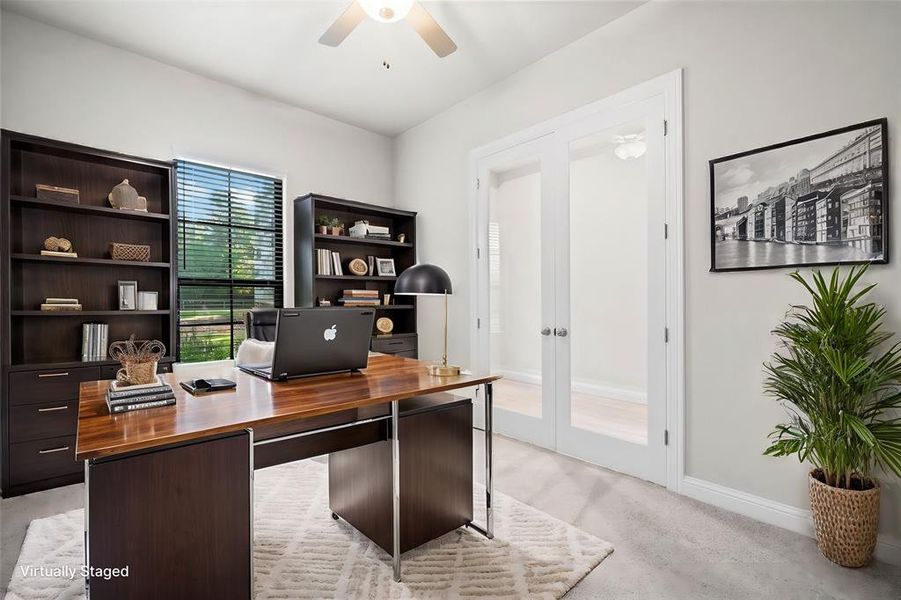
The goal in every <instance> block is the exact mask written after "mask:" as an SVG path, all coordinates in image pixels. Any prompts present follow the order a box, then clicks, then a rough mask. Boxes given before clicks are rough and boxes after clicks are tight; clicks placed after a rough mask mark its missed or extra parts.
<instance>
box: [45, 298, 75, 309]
mask: <svg viewBox="0 0 901 600" xmlns="http://www.w3.org/2000/svg"><path fill="white" fill-rule="evenodd" d="M41 310H46V311H57V310H81V303H80V302H79V301H78V298H47V299H46V300H44V302H43V304H41Z"/></svg>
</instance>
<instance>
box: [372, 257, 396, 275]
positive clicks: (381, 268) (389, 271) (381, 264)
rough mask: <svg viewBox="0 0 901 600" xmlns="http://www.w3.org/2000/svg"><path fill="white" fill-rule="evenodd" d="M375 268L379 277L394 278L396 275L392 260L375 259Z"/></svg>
mask: <svg viewBox="0 0 901 600" xmlns="http://www.w3.org/2000/svg"><path fill="white" fill-rule="evenodd" d="M375 268H376V272H377V273H378V276H379V277H395V276H396V275H397V272H396V271H395V270H394V259H393V258H376V259H375Z"/></svg>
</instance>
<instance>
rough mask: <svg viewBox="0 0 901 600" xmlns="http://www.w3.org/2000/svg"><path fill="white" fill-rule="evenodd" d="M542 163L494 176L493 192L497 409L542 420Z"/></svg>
mask: <svg viewBox="0 0 901 600" xmlns="http://www.w3.org/2000/svg"><path fill="white" fill-rule="evenodd" d="M540 239H541V163H540V162H539V161H538V160H534V159H533V160H532V161H529V162H526V163H525V164H522V165H519V166H511V167H509V168H508V169H507V170H498V171H493V172H492V173H491V176H490V177H489V188H488V245H487V248H488V280H489V294H490V296H489V300H488V302H489V306H490V310H489V322H488V332H489V336H490V340H489V347H490V349H491V350H490V351H491V370H492V371H493V372H495V373H501V374H503V375H504V379H503V380H502V381H501V382H499V383H498V384H497V385H496V386H495V387H494V402H495V406H497V407H498V408H502V409H504V410H509V411H513V412H517V413H520V414H523V415H527V416H530V417H535V418H538V419H540V418H541V413H542V409H541V339H540V337H539V335H538V332H539V330H540V329H541V244H540V243H537V242H538V240H540Z"/></svg>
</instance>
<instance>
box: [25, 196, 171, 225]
mask: <svg viewBox="0 0 901 600" xmlns="http://www.w3.org/2000/svg"><path fill="white" fill-rule="evenodd" d="M9 199H10V203H11V204H14V205H22V206H30V207H32V208H41V209H47V210H58V211H64V212H71V213H81V214H85V215H92V216H102V217H113V218H116V219H134V220H140V221H158V222H160V223H168V222H169V215H164V214H160V213H152V212H141V211H136V210H120V209H118V208H113V207H111V206H94V205H91V204H75V203H74V202H65V201H56V200H38V199H37V198H29V197H28V196H18V195H10V197H9Z"/></svg>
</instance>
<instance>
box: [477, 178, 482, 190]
mask: <svg viewBox="0 0 901 600" xmlns="http://www.w3.org/2000/svg"><path fill="white" fill-rule="evenodd" d="M481 186H482V180H481V179H479V178H478V177H476V189H480V188H481Z"/></svg>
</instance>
